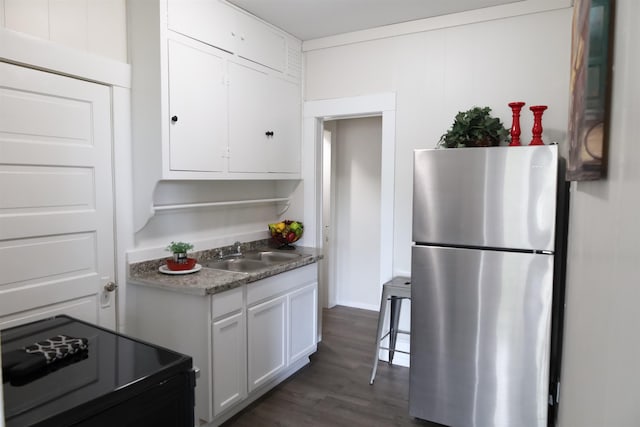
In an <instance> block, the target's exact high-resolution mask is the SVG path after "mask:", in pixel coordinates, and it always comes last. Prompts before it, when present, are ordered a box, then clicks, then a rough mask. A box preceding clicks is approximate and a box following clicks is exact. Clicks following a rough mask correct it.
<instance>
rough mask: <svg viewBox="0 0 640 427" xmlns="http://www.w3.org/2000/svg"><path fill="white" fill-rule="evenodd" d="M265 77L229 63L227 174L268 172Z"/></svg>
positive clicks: (271, 129)
mask: <svg viewBox="0 0 640 427" xmlns="http://www.w3.org/2000/svg"><path fill="white" fill-rule="evenodd" d="M272 93H273V92H272V91H271V90H270V87H269V76H268V75H267V74H265V73H263V72H261V71H259V70H256V69H253V68H249V67H247V66H244V65H240V64H236V63H233V62H230V63H229V171H230V172H268V171H269V139H268V136H267V135H266V134H267V132H270V131H273V128H272V126H271V124H270V123H269V118H270V114H269V109H270V107H269V99H270V97H271V95H272Z"/></svg>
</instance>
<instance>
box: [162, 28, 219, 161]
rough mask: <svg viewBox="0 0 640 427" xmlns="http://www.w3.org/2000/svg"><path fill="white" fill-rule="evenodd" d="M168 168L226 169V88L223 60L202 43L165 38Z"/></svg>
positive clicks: (213, 50)
mask: <svg viewBox="0 0 640 427" xmlns="http://www.w3.org/2000/svg"><path fill="white" fill-rule="evenodd" d="M168 43H169V111H170V114H169V117H167V118H166V119H167V120H169V121H170V124H169V152H170V154H169V155H170V161H169V164H170V168H171V170H182V171H208V172H217V171H224V170H225V169H226V152H227V143H228V138H227V88H226V84H225V82H224V74H223V66H224V62H223V59H222V57H221V56H218V55H216V54H215V52H216V51H215V49H211V48H208V47H206V46H204V45H201V46H196V45H199V44H196V43H195V42H194V45H186V44H182V43H180V42H177V41H175V40H169V42H168Z"/></svg>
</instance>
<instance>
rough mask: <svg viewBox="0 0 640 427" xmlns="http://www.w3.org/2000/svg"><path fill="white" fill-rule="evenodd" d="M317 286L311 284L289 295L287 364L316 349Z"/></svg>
mask: <svg viewBox="0 0 640 427" xmlns="http://www.w3.org/2000/svg"><path fill="white" fill-rule="evenodd" d="M317 289H318V285H317V284H316V283H312V284H310V285H307V286H305V287H304V288H301V289H298V290H297V291H294V292H292V293H291V294H289V343H290V344H289V363H293V362H295V361H296V360H298V359H299V358H301V357H304V356H306V355H308V354H310V353H312V352H313V351H315V348H316V339H317V333H318V328H317V319H318V316H317V313H318V290H317Z"/></svg>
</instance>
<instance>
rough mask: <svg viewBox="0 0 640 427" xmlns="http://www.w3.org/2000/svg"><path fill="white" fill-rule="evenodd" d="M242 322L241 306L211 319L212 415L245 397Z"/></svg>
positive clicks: (244, 358) (244, 336) (243, 325)
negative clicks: (227, 313) (236, 311)
mask: <svg viewBox="0 0 640 427" xmlns="http://www.w3.org/2000/svg"><path fill="white" fill-rule="evenodd" d="M245 323H246V322H245V313H244V310H242V311H240V312H238V313H235V314H232V315H230V316H227V317H223V318H222V319H219V320H215V321H214V322H213V327H212V328H211V334H212V342H213V347H212V353H213V378H214V381H213V415H214V416H217V415H219V414H220V413H222V412H223V411H224V410H225V409H227V408H229V407H231V406H233V405H235V404H236V403H238V402H240V401H242V400H243V399H245V398H246V397H247V369H246V360H247V356H246V354H247V352H246V348H247V346H246V334H245V330H246V327H245Z"/></svg>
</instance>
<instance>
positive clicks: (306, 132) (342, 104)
mask: <svg viewBox="0 0 640 427" xmlns="http://www.w3.org/2000/svg"><path fill="white" fill-rule="evenodd" d="M366 116H381V117H382V163H381V166H380V167H381V169H380V181H381V183H380V224H384V226H382V225H381V227H380V243H381V245H380V259H379V265H380V292H382V284H383V283H385V282H387V281H388V280H390V279H391V277H392V275H393V227H390V226H389V225H388V224H394V221H393V218H394V182H395V141H396V94H395V93H381V94H373V95H364V96H355V97H349V98H335V99H324V100H318V101H307V102H305V103H304V108H303V119H304V120H303V148H302V153H303V157H302V177H303V179H304V196H303V197H304V224H305V228H306V229H307V230H316V234H312V233H309V234H308V235H307V236H306V240H305V245H307V246H312V247H322V245H323V241H322V227H321V226H320V225H321V222H322V179H321V176H322V161H321V160H322V130H323V121H324V120H330V119H337V118H355V117H366ZM329 292H330V293H331V292H332V291H331V290H329ZM329 300H331V295H330V297H329Z"/></svg>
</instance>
